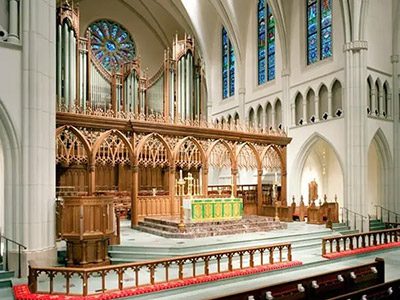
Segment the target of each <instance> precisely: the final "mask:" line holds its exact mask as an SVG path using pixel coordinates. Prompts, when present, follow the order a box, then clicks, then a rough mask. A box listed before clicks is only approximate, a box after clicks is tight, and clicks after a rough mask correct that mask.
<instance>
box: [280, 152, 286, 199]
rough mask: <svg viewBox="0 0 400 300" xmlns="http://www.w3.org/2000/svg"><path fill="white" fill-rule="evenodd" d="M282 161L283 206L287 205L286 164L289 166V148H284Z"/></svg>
mask: <svg viewBox="0 0 400 300" xmlns="http://www.w3.org/2000/svg"><path fill="white" fill-rule="evenodd" d="M281 153H282V161H283V165H281V204H282V206H286V205H287V199H286V197H287V173H286V164H287V147H283V148H282V152H281Z"/></svg>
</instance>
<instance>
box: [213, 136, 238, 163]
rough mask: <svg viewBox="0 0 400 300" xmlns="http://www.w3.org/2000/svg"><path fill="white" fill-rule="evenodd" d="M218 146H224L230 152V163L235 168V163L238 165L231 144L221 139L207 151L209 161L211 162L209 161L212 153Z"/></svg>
mask: <svg viewBox="0 0 400 300" xmlns="http://www.w3.org/2000/svg"><path fill="white" fill-rule="evenodd" d="M218 144H222V145H223V146H224V147H225V148H226V149H227V151H228V152H229V158H230V161H231V166H234V165H235V163H236V160H235V154H234V152H233V149H232V148H231V147H230V146H229V144H228V143H227V142H226V141H225V140H221V139H219V140H216V141H214V142H213V143H212V144H211V145H210V147H209V149H208V150H207V153H206V158H207V161H209V159H210V158H211V153H212V151H213V150H214V148H215V147H216V146H217V145H218Z"/></svg>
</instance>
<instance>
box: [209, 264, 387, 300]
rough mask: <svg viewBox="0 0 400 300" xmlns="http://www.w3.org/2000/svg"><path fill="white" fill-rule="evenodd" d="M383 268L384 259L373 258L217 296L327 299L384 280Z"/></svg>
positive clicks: (242, 299) (257, 299)
mask: <svg viewBox="0 0 400 300" xmlns="http://www.w3.org/2000/svg"><path fill="white" fill-rule="evenodd" d="M384 271H385V269H384V261H383V259H380V258H376V259H375V262H373V263H369V264H364V265H360V266H357V267H352V268H346V269H342V270H338V271H333V272H329V273H324V274H321V275H316V276H312V277H306V278H302V279H297V280H293V281H290V282H285V283H281V284H277V285H273V286H267V287H262V288H259V289H255V290H251V291H247V292H243V293H238V294H234V295H229V296H225V297H221V298H216V299H231V300H250V299H254V300H261V299H267V300H268V299H271V300H272V299H274V300H276V299H280V300H300V299H315V300H320V299H327V298H330V297H336V296H339V295H343V294H347V293H351V292H354V291H357V290H361V289H365V288H367V287H370V286H374V285H378V284H381V283H383V282H384V281H385V278H384V276H385V272H384Z"/></svg>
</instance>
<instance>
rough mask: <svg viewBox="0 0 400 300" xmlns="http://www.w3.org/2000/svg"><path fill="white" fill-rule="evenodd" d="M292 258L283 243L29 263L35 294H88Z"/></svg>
mask: <svg viewBox="0 0 400 300" xmlns="http://www.w3.org/2000/svg"><path fill="white" fill-rule="evenodd" d="M290 261H292V248H291V244H290V243H280V244H274V245H269V246H257V247H251V248H240V249H234V250H228V251H226V250H224V251H216V252H208V253H202V254H197V255H188V256H179V257H172V258H168V259H163V260H153V261H146V262H138V263H128V264H118V265H111V266H103V267H94V268H61V267H54V268H49V267H45V268H41V267H34V266H29V278H28V279H29V289H30V291H31V292H32V293H47V294H59V295H60V294H61V295H83V296H86V295H90V294H97V293H102V292H104V291H106V290H107V291H110V290H124V289H132V288H138V287H141V286H148V285H155V284H160V283H167V282H171V281H176V280H185V279H190V278H196V277H199V276H207V275H212V274H219V273H223V272H232V271H235V270H240V269H245V268H251V267H256V266H263V265H272V264H274V263H283V262H290ZM60 277H61V278H62V279H64V280H60ZM55 278H57V281H56V280H54V279H55Z"/></svg>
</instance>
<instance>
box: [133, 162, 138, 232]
mask: <svg viewBox="0 0 400 300" xmlns="http://www.w3.org/2000/svg"><path fill="white" fill-rule="evenodd" d="M138 190H139V167H138V166H132V190H131V227H132V228H134V227H135V226H137V225H139V211H138V209H139V203H138V201H139V199H138Z"/></svg>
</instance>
